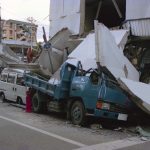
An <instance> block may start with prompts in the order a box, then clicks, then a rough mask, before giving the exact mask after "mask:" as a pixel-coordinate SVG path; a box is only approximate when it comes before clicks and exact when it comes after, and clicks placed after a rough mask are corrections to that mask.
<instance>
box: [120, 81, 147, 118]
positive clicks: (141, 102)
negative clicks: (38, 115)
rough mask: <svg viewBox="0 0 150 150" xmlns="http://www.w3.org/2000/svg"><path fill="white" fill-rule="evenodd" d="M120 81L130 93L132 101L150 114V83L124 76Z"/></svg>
mask: <svg viewBox="0 0 150 150" xmlns="http://www.w3.org/2000/svg"><path fill="white" fill-rule="evenodd" d="M118 82H119V84H120V85H121V87H122V88H123V89H124V90H125V91H126V92H127V93H129V94H130V96H131V98H132V101H133V102H134V103H135V104H136V105H137V106H138V107H139V108H140V109H142V110H143V111H144V112H146V113H147V114H149V115H150V85H149V84H145V83H142V82H135V81H132V80H128V79H124V78H120V79H119V80H118Z"/></svg>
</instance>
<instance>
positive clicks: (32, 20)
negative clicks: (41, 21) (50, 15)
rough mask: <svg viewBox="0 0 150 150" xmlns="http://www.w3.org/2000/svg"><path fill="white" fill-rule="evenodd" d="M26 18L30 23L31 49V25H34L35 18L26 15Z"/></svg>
mask: <svg viewBox="0 0 150 150" xmlns="http://www.w3.org/2000/svg"><path fill="white" fill-rule="evenodd" d="M27 20H28V21H29V22H30V23H31V26H30V38H31V50H32V47H33V43H32V42H33V41H32V34H33V32H32V26H33V25H34V23H35V22H36V20H35V19H34V18H33V17H28V18H27Z"/></svg>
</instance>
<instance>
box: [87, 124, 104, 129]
mask: <svg viewBox="0 0 150 150" xmlns="http://www.w3.org/2000/svg"><path fill="white" fill-rule="evenodd" d="M90 128H91V129H93V130H99V129H103V127H102V125H101V124H92V125H91V126H90Z"/></svg>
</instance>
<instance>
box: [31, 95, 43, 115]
mask: <svg viewBox="0 0 150 150" xmlns="http://www.w3.org/2000/svg"><path fill="white" fill-rule="evenodd" d="M32 108H33V111H34V112H35V113H41V112H42V109H43V107H42V102H40V101H39V98H38V95H37V94H34V96H33V98H32Z"/></svg>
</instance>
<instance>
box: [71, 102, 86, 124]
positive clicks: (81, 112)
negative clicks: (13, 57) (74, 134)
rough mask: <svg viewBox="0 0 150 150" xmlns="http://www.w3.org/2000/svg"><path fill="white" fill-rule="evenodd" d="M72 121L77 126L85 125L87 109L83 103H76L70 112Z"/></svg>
mask: <svg viewBox="0 0 150 150" xmlns="http://www.w3.org/2000/svg"><path fill="white" fill-rule="evenodd" d="M70 116H71V121H72V123H73V124H75V125H81V126H84V125H85V122H86V121H85V108H84V105H83V103H82V102H81V101H75V102H74V103H73V104H72V106H71V110H70Z"/></svg>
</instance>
